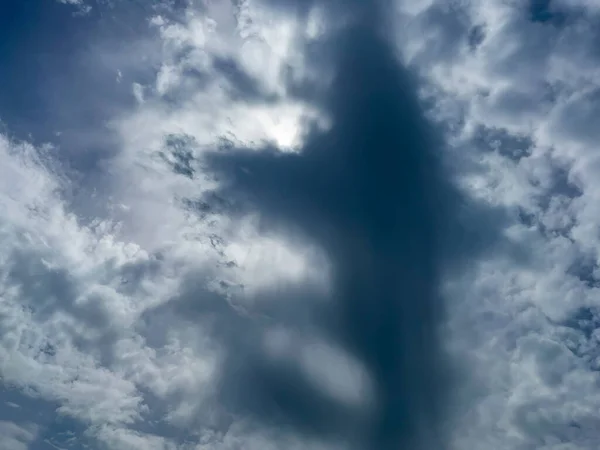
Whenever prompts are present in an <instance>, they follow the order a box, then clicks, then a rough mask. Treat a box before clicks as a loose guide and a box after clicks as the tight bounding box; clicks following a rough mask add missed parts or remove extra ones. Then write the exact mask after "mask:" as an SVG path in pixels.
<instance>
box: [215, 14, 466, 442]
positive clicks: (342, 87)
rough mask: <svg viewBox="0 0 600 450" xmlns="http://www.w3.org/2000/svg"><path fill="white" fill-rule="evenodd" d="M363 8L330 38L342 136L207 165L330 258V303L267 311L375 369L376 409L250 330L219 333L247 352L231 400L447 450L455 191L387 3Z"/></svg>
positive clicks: (271, 221)
mask: <svg viewBox="0 0 600 450" xmlns="http://www.w3.org/2000/svg"><path fill="white" fill-rule="evenodd" d="M357 5H358V3H357V4H356V5H352V2H349V3H348V4H347V5H346V6H347V7H348V8H353V9H352V10H353V12H354V13H355V14H354V16H353V19H354V20H352V21H351V22H350V24H349V25H348V26H347V27H344V29H343V30H342V31H341V32H336V33H335V34H334V35H330V36H328V37H327V38H325V39H324V41H323V42H322V43H320V44H319V45H322V48H324V49H326V52H327V55H328V57H332V59H330V60H328V62H327V64H331V67H332V69H333V73H334V74H335V76H334V79H333V82H332V83H331V85H330V86H328V90H327V92H326V94H325V95H326V97H325V99H324V100H323V99H321V101H320V103H323V105H324V108H325V109H326V111H327V113H328V114H329V116H330V117H331V119H332V124H333V125H332V128H331V129H330V130H328V131H327V132H320V131H316V130H314V131H311V132H309V135H308V137H307V140H306V144H305V145H304V148H303V149H302V151H301V152H299V153H294V154H291V153H282V152H279V151H277V150H276V149H264V150H262V151H258V152H257V151H256V150H245V149H237V150H235V149H229V150H227V151H220V152H215V153H213V154H211V155H209V156H208V157H207V159H206V162H207V164H208V167H209V168H210V170H212V171H213V172H214V173H215V174H216V176H217V177H218V178H219V179H220V180H221V182H222V188H221V190H220V192H219V193H218V194H219V195H220V196H222V197H224V198H228V199H243V201H241V202H237V204H244V203H245V204H248V205H251V208H253V209H254V210H255V211H257V212H258V213H259V214H260V215H261V217H262V219H263V222H262V223H263V224H264V226H265V229H266V230H269V231H271V232H278V233H284V234H286V235H287V236H292V237H294V238H297V239H300V240H305V241H306V242H310V243H313V244H317V245H318V246H319V247H320V248H321V249H322V250H323V251H324V253H325V254H326V255H327V257H328V259H329V262H330V264H331V270H332V290H331V293H330V295H331V298H328V299H327V300H328V301H321V299H318V298H315V297H318V295H317V294H315V293H314V292H313V291H311V290H310V289H306V290H303V288H302V287H294V288H292V289H289V290H285V289H284V290H283V291H281V290H279V291H278V292H277V293H273V294H272V297H273V298H271V299H270V300H271V301H266V302H263V303H262V304H267V305H271V306H272V308H271V309H268V308H266V309H265V317H268V318H269V320H274V321H276V322H279V323H282V324H284V325H287V326H290V327H296V328H297V329H298V330H300V331H304V332H305V333H310V334H315V335H321V336H325V337H326V338H327V339H328V340H329V341H333V342H335V343H336V344H337V345H341V346H342V347H343V348H344V349H346V350H347V351H348V352H350V353H351V354H352V355H353V356H354V357H356V358H357V359H358V360H359V361H361V363H362V364H364V366H365V367H366V369H367V370H368V372H369V373H370V375H371V377H372V381H373V383H374V386H375V389H376V398H377V406H376V408H375V410H374V411H372V412H371V413H369V417H367V418H365V417H363V416H361V414H360V413H358V414H357V413H354V412H350V411H348V410H347V408H344V407H343V406H342V405H339V404H336V402H334V401H332V400H331V399H330V398H329V397H327V396H326V395H325V394H324V393H323V392H322V391H320V390H319V389H317V388H316V387H314V386H313V385H312V384H311V383H310V382H309V381H308V380H307V379H306V378H305V377H304V376H303V375H301V374H300V373H298V371H295V370H293V369H290V367H288V366H285V365H283V364H282V365H278V364H274V363H272V362H269V361H268V360H267V359H266V358H264V357H263V356H261V354H260V351H259V350H251V349H249V347H252V344H249V342H252V341H253V338H255V337H256V336H248V335H246V336H245V337H244V339H242V340H243V342H239V341H238V342H233V341H234V340H235V339H232V338H231V337H230V335H228V336H229V337H227V338H224V337H223V336H221V337H223V338H224V339H225V340H226V341H227V343H228V345H232V346H234V347H235V348H236V349H235V350H232V351H231V358H230V361H229V363H228V364H226V365H225V368H224V373H223V375H222V380H223V389H222V392H223V396H224V400H223V401H224V402H225V404H227V405H229V406H232V405H233V407H235V408H238V409H239V410H243V411H244V413H245V414H248V413H249V414H251V415H254V417H256V418H257V419H258V420H260V421H262V422H263V423H269V424H272V425H274V426H279V427H281V426H289V427H292V428H293V429H297V430H301V431H302V432H305V433H314V434H315V435H318V436H329V437H331V436H333V437H335V438H340V439H344V440H345V439H347V440H348V441H350V442H353V443H354V444H356V445H357V447H359V448H365V449H367V448H368V449H384V450H387V449H423V448H435V449H442V448H444V447H445V444H444V440H443V433H442V428H443V426H442V419H443V409H444V407H445V405H446V404H447V401H446V400H447V399H446V397H447V395H446V394H447V392H448V388H449V383H450V378H451V377H450V371H449V366H447V365H446V364H445V362H444V357H443V352H442V351H441V347H440V343H439V341H438V337H439V336H438V334H439V323H440V322H439V321H440V319H441V317H442V315H443V312H442V303H441V301H440V295H439V292H438V290H439V289H438V288H439V281H440V264H441V261H442V259H443V255H442V253H443V251H444V249H446V248H449V247H448V246H446V245H445V244H446V243H445V242H444V241H445V240H447V236H448V232H449V230H450V228H451V227H449V226H448V224H449V223H450V222H451V220H450V215H451V212H452V210H451V208H455V207H456V206H457V205H456V202H457V196H456V193H455V191H454V190H453V189H452V188H451V186H450V183H448V182H447V181H444V179H443V177H442V173H441V168H440V164H439V163H438V161H437V156H436V154H435V152H436V149H438V148H439V140H438V139H437V138H436V137H435V136H436V133H435V131H434V130H433V128H432V127H431V126H430V125H429V124H428V123H427V121H426V120H425V119H424V117H423V112H422V111H421V109H420V107H419V104H418V102H417V99H416V97H415V91H416V89H415V85H414V80H412V79H411V76H410V74H409V73H408V72H407V71H406V70H405V69H404V68H402V67H401V65H400V64H399V62H398V60H397V58H396V55H395V52H394V50H393V48H392V46H391V45H390V44H389V43H388V41H387V39H386V38H385V32H384V30H385V26H384V20H383V19H382V18H383V17H384V14H382V13H384V12H385V9H384V8H383V6H382V5H381V4H375V3H372V4H371V5H370V8H371V9H369V8H365V7H364V5H363V6H360V7H358V6H357ZM345 13H346V14H347V13H348V10H346V11H345ZM348 17H349V16H348ZM290 297H292V298H294V299H295V301H294V302H290V301H288V300H289V298H290ZM284 298H285V300H284ZM281 304H285V305H287V306H277V305H281ZM290 304H295V305H299V306H296V308H294V311H293V312H292V313H291V314H290V313H289V310H287V312H284V311H283V310H285V309H286V308H289V305H290ZM223 328H225V327H223ZM223 328H221V329H223ZM235 328H236V329H238V330H239V329H242V326H236V327H235ZM222 334H227V333H221V335H222ZM242 355H245V356H242Z"/></svg>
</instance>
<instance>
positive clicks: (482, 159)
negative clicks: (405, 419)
mask: <svg viewBox="0 0 600 450" xmlns="http://www.w3.org/2000/svg"><path fill="white" fill-rule="evenodd" d="M405 3H406V2H405ZM538 3H539V4H540V5H542V6H543V5H544V4H546V3H548V4H549V5H550V10H549V12H548V11H542V12H540V11H538V12H535V13H533V12H531V11H529V10H528V7H529V6H528V5H529V2H503V1H494V2H486V3H485V4H483V3H477V2H462V3H458V2H456V3H454V4H453V6H452V8H453V9H454V10H453V11H452V8H450V10H451V12H450V13H448V11H449V9H448V8H446V7H445V6H444V2H428V3H427V4H426V5H425V4H424V5H423V7H422V8H420V9H418V10H413V11H409V12H406V9H407V8H403V7H402V2H400V6H401V10H402V9H404V10H405V12H404V13H403V14H404V16H403V19H402V20H404V21H405V23H407V24H408V25H407V26H405V27H401V28H400V30H401V32H402V36H401V39H399V41H398V42H399V46H400V47H401V50H402V51H403V54H404V55H405V58H406V59H407V60H408V61H409V63H410V64H412V65H413V66H414V67H415V68H416V69H417V70H419V71H420V73H421V74H422V75H423V76H424V77H425V78H426V79H427V81H428V83H429V87H428V89H426V90H425V92H426V93H427V95H429V96H430V100H432V101H433V104H434V105H435V106H434V107H433V109H432V111H431V113H432V115H433V116H435V117H436V118H437V120H439V121H440V122H441V123H442V124H444V125H445V126H446V129H447V130H448V132H449V141H450V142H451V146H450V148H449V149H448V153H447V157H448V158H449V159H450V160H451V161H450V164H451V165H452V166H453V167H456V171H457V177H458V179H459V181H460V184H461V185H462V186H464V187H465V189H467V190H468V191H469V192H471V194H472V195H474V196H475V197H477V198H480V199H484V200H485V201H486V202H488V203H489V204H492V205H499V206H502V207H504V208H506V209H507V211H508V212H509V213H510V214H511V215H512V217H513V220H512V223H510V224H509V227H508V228H507V229H506V230H505V235H506V236H508V237H509V238H510V239H511V240H512V241H513V242H517V243H518V244H519V246H520V247H521V248H522V249H523V253H524V255H525V256H526V258H525V260H522V261H511V260H510V259H509V260H507V258H506V256H505V255H504V254H497V255H496V256H493V255H490V259H489V260H487V261H482V262H477V263H475V264H474V265H473V267H472V269H471V273H470V275H465V276H464V278H463V279H462V280H450V281H449V284H448V289H449V297H450V298H451V299H452V300H451V302H450V304H449V307H450V312H451V317H452V320H451V323H450V327H451V329H452V330H453V331H452V333H451V335H452V341H451V342H453V345H456V346H457V348H459V349H460V350H458V355H460V357H461V358H465V359H466V360H467V361H470V363H469V366H468V367H469V369H467V370H468V371H469V370H470V371H471V372H472V373H473V374H474V375H473V376H474V380H472V381H471V383H470V384H469V388H465V389H467V390H468V391H469V393H468V394H467V393H465V394H464V395H465V396H466V397H465V398H463V399H462V400H461V402H459V403H460V404H462V405H463V406H464V408H465V412H464V417H463V418H462V419H461V420H459V424H461V425H457V426H456V433H455V435H456V448H465V447H477V448H494V449H497V448H507V449H508V448H511V449H515V448H523V449H529V448H548V449H559V448H560V449H563V448H565V449H566V448H569V449H588V448H589V449H591V448H595V446H596V444H595V442H597V440H598V433H597V431H596V429H597V428H596V426H597V425H596V414H595V413H594V411H595V410H597V409H598V407H599V406H600V398H599V397H598V395H597V392H596V389H595V386H596V385H597V382H598V372H597V366H596V365H595V362H594V361H595V358H596V356H595V350H593V348H594V345H595V342H596V337H595V332H591V334H590V332H589V331H586V328H585V327H586V326H587V327H588V328H587V329H588V330H593V329H594V328H595V327H597V322H595V320H596V319H594V316H595V314H596V312H595V311H596V308H598V307H599V306H600V304H599V301H598V298H599V297H598V287H597V285H596V282H595V281H594V279H593V278H594V277H595V276H596V274H597V270H596V267H597V266H598V250H599V241H598V233H597V223H598V219H597V217H598V214H597V207H596V206H595V205H596V204H597V201H596V199H597V193H598V191H599V188H600V184H599V180H600V178H598V176H597V172H598V170H597V167H598V166H597V164H596V159H597V156H596V141H597V139H595V137H596V134H597V132H596V127H595V126H594V125H593V124H594V117H595V109H596V100H595V94H594V93H595V92H597V89H598V87H599V83H600V78H599V77H598V72H597V66H598V64H597V62H598V60H597V56H595V54H594V53H593V51H592V49H593V48H594V44H593V43H594V42H595V39H597V31H596V28H595V25H594V24H596V23H597V16H596V15H595V13H589V11H588V13H586V14H581V11H582V10H581V9H579V7H585V8H590V7H591V3H593V2H538ZM409 4H411V2H408V3H406V5H409ZM531 14H537V16H532V15H531ZM552 14H554V15H552ZM542 20H544V22H542ZM561 21H562V22H561ZM422 36H426V37H427V36H431V39H430V40H427V43H424V42H423V38H422ZM426 39H427V38H426ZM450 124H454V125H452V126H450ZM481 130H487V131H486V133H487V134H486V133H484V134H481ZM490 131H491V132H490ZM498 131H502V133H498ZM519 142H520V143H519ZM452 159H455V160H456V161H458V162H453V161H452ZM590 308H591V309H590ZM582 314H583V315H584V316H585V315H586V314H590V315H591V317H592V318H590V319H589V320H588V323H587V325H585V326H582V325H581V324H579V325H578V324H577V323H576V322H577V321H576V320H575V319H573V318H574V317H575V318H577V317H579V316H581V315H582ZM457 407H458V406H457Z"/></svg>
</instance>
